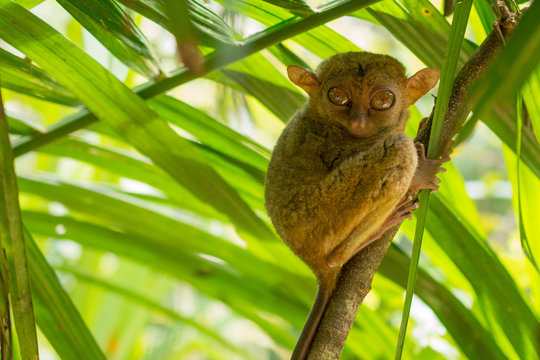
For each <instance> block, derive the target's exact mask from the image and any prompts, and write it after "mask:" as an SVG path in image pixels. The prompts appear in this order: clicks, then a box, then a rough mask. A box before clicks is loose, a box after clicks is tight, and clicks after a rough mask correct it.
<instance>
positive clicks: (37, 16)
mask: <svg viewBox="0 0 540 360" xmlns="http://www.w3.org/2000/svg"><path fill="white" fill-rule="evenodd" d="M368 5H369V7H366V6H368ZM528 5H529V4H521V5H520V7H524V6H528ZM539 5H540V4H538V3H533V4H532V7H531V9H530V10H529V11H528V13H527V14H526V16H528V17H529V18H530V19H535V16H536V19H538V16H540V13H539V8H540V6H539ZM185 6H187V8H188V9H189V11H188V12H186V11H185ZM441 7H442V5H441V4H440V3H438V2H433V3H432V2H429V1H427V0H420V1H412V0H410V1H409V0H402V1H399V2H398V1H396V0H384V1H381V2H375V1H365V0H350V1H346V0H334V1H330V2H329V3H325V2H324V1H307V0H306V1H304V0H266V1H263V0H253V1H244V0H215V1H214V0H208V1H195V0H189V1H187V2H183V1H178V2H175V1H166V0H100V1H89V0H57V1H52V0H46V1H41V0H15V1H10V0H0V81H1V86H2V95H3V98H4V102H5V108H6V113H7V116H8V124H9V131H10V133H9V137H10V139H11V144H12V146H13V149H14V153H15V156H16V163H15V164H16V173H17V177H18V186H19V199H20V203H21V213H22V221H23V223H24V226H25V228H26V229H27V230H28V232H26V242H27V251H28V263H29V273H30V278H31V285H32V290H33V298H34V307H35V313H36V322H37V325H38V340H39V347H40V357H41V359H58V358H61V359H70V360H72V359H105V358H106V359H115V360H124V359H125V360H128V359H146V360H150V359H160V360H165V359H171V360H172V359H286V358H288V356H290V351H291V350H292V348H293V347H294V344H295V340H296V338H297V337H298V335H299V333H300V330H301V328H302V326H303V323H304V320H305V319H306V317H307V314H308V312H309V309H310V308H311V305H312V302H313V299H314V297H315V291H316V283H315V279H314V277H313V276H312V275H311V273H310V271H309V270H308V269H307V267H306V266H305V265H303V264H302V263H301V262H300V261H299V260H298V259H297V258H295V256H294V255H293V254H292V253H291V252H290V251H289V250H288V249H287V248H286V246H285V245H283V244H282V243H281V241H280V240H279V238H278V237H277V236H276V235H275V233H274V231H273V229H272V226H271V224H270V222H269V219H268V217H267V215H266V214H265V210H264V201H263V193H264V190H263V184H264V173H265V170H266V167H267V163H268V159H269V156H270V153H271V149H272V146H273V144H274V143H275V141H276V139H277V137H278V136H279V134H280V132H281V130H282V129H283V127H284V124H285V123H286V122H287V120H288V119H289V118H290V117H291V116H292V115H293V114H294V112H295V111H296V110H298V109H299V108H300V107H301V106H302V104H303V103H304V102H305V97H304V95H303V94H302V93H301V92H300V91H299V89H297V88H295V87H294V86H293V85H292V84H291V83H290V82H289V81H288V79H287V77H286V72H285V69H286V66H287V65H291V64H297V65H302V66H307V67H311V68H314V67H316V65H317V64H318V63H319V62H320V61H321V60H322V59H325V58H327V57H329V56H331V55H334V54H336V53H339V52H346V51H359V50H366V51H372V52H377V53H384V54H389V55H392V56H394V57H396V58H398V59H399V60H400V61H402V62H403V63H404V64H405V66H406V68H407V72H408V74H413V73H414V72H416V71H417V70H419V69H421V68H422V67H425V66H433V67H438V68H440V66H441V64H442V61H443V54H444V49H445V48H446V42H447V39H448V34H449V31H450V25H449V24H450V23H451V21H452V17H451V16H450V17H444V16H443V15H442V9H441ZM344 15H348V16H344ZM495 19H496V16H495V14H494V12H493V11H492V8H491V4H490V3H489V2H488V1H486V0H475V1H474V5H473V10H472V13H471V16H470V20H469V26H468V30H467V33H466V40H465V41H464V44H463V48H462V53H461V57H460V61H459V67H461V66H462V65H463V64H464V63H465V61H466V60H467V59H468V58H469V57H470V56H471V54H472V53H473V51H474V49H475V48H476V47H477V46H478V45H479V44H480V43H481V42H482V41H483V40H484V39H485V37H486V35H487V34H488V33H489V32H490V31H491V29H492V22H493V21H494V20H495ZM523 24H524V25H523V26H522V28H523V29H522V30H521V32H519V34H517V35H516V36H515V39H514V38H512V39H511V40H510V42H512V41H514V42H516V43H517V42H518V41H520V40H521V41H525V40H524V39H526V42H525V45H523V46H522V48H521V49H522V51H520V54H516V53H515V52H514V53H509V52H504V51H503V52H501V55H500V60H501V64H511V65H513V64H515V66H511V67H510V68H511V69H516V70H515V71H514V72H513V73H511V76H510V75H509V76H507V75H508V74H509V73H510V72H511V71H510V70H505V71H504V72H500V73H499V77H498V76H497V74H492V73H490V74H491V75H492V76H490V77H488V78H485V79H483V80H482V81H483V82H482V83H481V84H479V86H480V87H481V88H483V89H486V92H487V93H488V94H490V93H492V91H493V89H495V88H497V86H498V85H497V84H504V89H503V90H505V91H506V89H508V91H507V93H504V92H503V93H502V94H500V92H499V93H497V96H495V95H494V96H491V97H489V103H488V104H487V105H486V106H487V107H488V108H489V109H490V110H489V111H484V112H482V117H481V119H479V120H480V121H477V119H476V118H473V122H470V123H468V125H466V126H465V128H464V130H462V132H461V133H460V141H461V142H460V143H459V145H458V146H457V147H456V149H455V153H454V154H453V156H452V162H451V164H448V166H447V167H448V170H449V171H448V172H447V173H445V174H444V175H443V176H442V180H443V182H442V186H441V190H440V191H438V192H437V193H434V194H433V196H432V200H431V203H430V210H429V213H428V219H427V225H426V233H425V235H424V244H423V249H422V251H423V253H422V257H421V260H420V273H419V278H418V284H417V289H416V296H415V298H414V301H413V308H412V312H411V320H412V325H411V327H410V329H411V330H410V331H409V333H408V335H407V341H406V343H405V349H404V358H408V359H465V358H470V359H538V358H540V355H539V354H540V336H539V334H540V324H539V314H540V302H539V295H540V276H539V272H538V269H537V268H535V265H534V264H535V262H534V261H535V260H536V261H538V259H539V257H540V226H539V225H538V210H537V208H538V203H540V186H539V176H540V148H539V145H538V142H537V141H538V137H537V136H538V131H536V136H535V133H534V131H533V128H534V127H535V125H536V129H538V126H540V97H539V95H538V94H539V91H540V67H538V65H539V64H540V62H539V57H540V51H535V49H539V47H538V46H539V45H538V44H539V43H540V23H538V21H528V22H523ZM520 26H521V25H520ZM518 30H519V28H518ZM172 34H175V35H176V39H175V36H174V35H172ZM193 39H195V41H198V43H199V51H200V56H204V57H205V58H206V62H205V64H204V65H205V69H203V70H202V73H201V74H198V75H194V74H193V73H191V72H189V71H187V70H186V68H184V67H183V66H182V61H181V60H180V59H179V57H178V56H177V42H176V40H178V42H179V43H180V44H188V46H189V44H193ZM516 46H517V45H516ZM509 48H510V43H509ZM192 49H193V48H192ZM498 60H499V59H498ZM504 61H506V63H505V62H504ZM520 61H521V62H520ZM506 69H509V68H506ZM501 78H502V79H504V81H506V82H503V81H501ZM500 86H502V85H500ZM513 89H516V90H519V89H522V93H523V98H524V104H525V107H526V112H525V116H524V117H525V120H524V124H523V126H522V127H523V129H522V132H521V134H520V133H519V132H518V131H517V129H518V126H517V125H518V124H520V123H519V122H516V114H515V108H516V105H515V99H516V96H517V91H513V92H512V90H513ZM508 92H510V93H508ZM435 94H436V91H434V92H433V95H435ZM486 101H487V100H486ZM432 106H433V97H432V96H426V97H425V98H423V99H422V100H421V101H420V102H419V103H417V106H416V107H415V108H412V109H411V110H412V111H411V113H412V115H411V119H410V120H409V124H408V129H407V131H408V133H409V134H410V135H414V134H415V132H416V129H417V127H418V123H419V122H420V120H421V119H422V117H424V116H427V115H429V113H430V111H431V109H432ZM98 119H99V121H98ZM518 143H521V144H522V145H521V148H520V150H519V151H518V152H517V151H516V149H517V148H518V147H517V146H516V144H518ZM516 152H517V153H518V154H520V160H519V172H518V160H517V159H518V157H517V156H516ZM6 154H7V153H5V154H3V156H7V155H6ZM518 182H519V186H518ZM518 192H519V194H520V196H519V197H518ZM0 214H2V215H3V217H4V218H13V216H14V214H13V212H10V211H9V209H8V211H7V212H6V211H3V212H2V213H0ZM520 224H521V226H520ZM520 228H521V231H520ZM401 230H402V231H401V232H400V234H399V235H398V237H397V239H396V240H395V241H394V244H393V245H392V247H391V248H390V250H389V252H388V254H387V257H386V258H385V260H384V262H383V265H382V266H381V269H380V271H379V274H378V275H377V276H376V277H375V280H374V283H373V290H372V291H371V293H370V294H369V295H368V297H367V298H366V300H365V302H364V304H363V305H362V306H361V309H360V312H359V314H358V316H357V320H356V323H355V325H354V327H353V330H352V331H351V333H350V336H349V339H348V342H347V345H346V348H345V351H344V353H343V356H342V358H343V359H368V360H371V359H389V358H392V357H393V354H394V348H395V343H396V341H397V332H398V327H399V319H400V314H401V307H402V305H403V288H404V286H405V281H406V273H407V269H408V263H409V257H410V249H411V246H412V245H411V241H410V239H411V238H412V236H413V233H414V222H413V221H406V222H405V223H404V224H403V226H402V228H401ZM3 234H4V235H5V233H3ZM2 241H3V242H4V246H6V241H9V238H8V237H7V236H4V239H3V240H2ZM8 254H10V252H9V251H8ZM527 257H529V258H530V259H531V260H528V259H527ZM17 344H18V342H17V339H15V344H14V346H15V349H16V348H17V346H18V345H17ZM21 345H24V340H23V341H21ZM14 353H15V358H17V356H18V351H16V350H15V351H14Z"/></svg>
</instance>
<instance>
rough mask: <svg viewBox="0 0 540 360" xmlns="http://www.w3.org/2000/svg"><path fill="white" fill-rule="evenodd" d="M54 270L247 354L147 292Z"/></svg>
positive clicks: (68, 270) (75, 271)
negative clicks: (73, 276)
mask: <svg viewBox="0 0 540 360" xmlns="http://www.w3.org/2000/svg"><path fill="white" fill-rule="evenodd" d="M56 270H58V271H61V272H65V273H68V274H72V275H75V276H76V277H77V279H80V280H82V281H84V282H86V283H89V284H92V285H95V286H99V287H101V288H102V289H104V290H106V291H109V292H111V293H114V294H116V295H118V296H121V297H122V298H123V300H124V301H126V302H128V303H135V304H136V305H139V306H143V307H145V308H147V309H149V310H152V311H155V312H157V313H159V314H161V315H164V316H166V317H168V318H169V319H171V320H174V321H178V322H180V323H182V324H186V325H188V326H190V327H192V328H194V329H196V330H197V331H198V332H199V333H201V334H203V335H205V336H207V337H208V338H210V339H212V340H214V341H216V342H217V343H219V344H221V345H223V346H224V347H225V348H227V349H230V350H232V351H233V352H235V353H237V354H239V355H243V356H244V357H245V356H247V354H245V353H244V352H243V351H241V350H240V348H239V347H238V346H237V345H233V344H232V343H231V342H230V341H228V340H226V339H224V338H223V337H222V336H221V335H219V334H218V333H217V332H215V331H213V330H212V329H208V328H206V327H205V326H203V325H201V324H199V323H198V322H197V321H195V320H193V319H191V318H189V317H186V316H182V315H180V314H179V313H178V312H176V311H174V310H172V309H170V308H168V307H166V306H164V305H162V304H161V303H160V302H159V301H158V300H155V299H152V298H151V297H150V296H149V294H147V293H142V292H139V291H133V290H131V289H129V288H127V287H126V286H124V285H123V284H117V283H114V282H112V281H110V280H108V279H104V278H99V277H96V276H94V275H93V274H90V273H86V272H82V271H80V270H79V269H77V268H74V267H66V266H62V267H57V268H56Z"/></svg>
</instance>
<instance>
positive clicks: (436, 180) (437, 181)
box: [433, 177, 441, 184]
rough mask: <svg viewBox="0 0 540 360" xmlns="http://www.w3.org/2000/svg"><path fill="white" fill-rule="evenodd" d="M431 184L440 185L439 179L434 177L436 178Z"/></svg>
mask: <svg viewBox="0 0 540 360" xmlns="http://www.w3.org/2000/svg"><path fill="white" fill-rule="evenodd" d="M433 182H434V183H435V184H440V183H441V179H439V178H438V177H436V178H434V179H433Z"/></svg>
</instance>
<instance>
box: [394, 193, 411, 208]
mask: <svg viewBox="0 0 540 360" xmlns="http://www.w3.org/2000/svg"><path fill="white" fill-rule="evenodd" d="M411 200H412V196H411V195H409V194H405V196H403V198H401V200H400V201H399V203H398V204H397V205H396V209H399V208H400V207H402V206H403V205H405V204H406V203H408V202H409V201H411Z"/></svg>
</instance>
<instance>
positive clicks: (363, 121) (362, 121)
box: [349, 111, 368, 136]
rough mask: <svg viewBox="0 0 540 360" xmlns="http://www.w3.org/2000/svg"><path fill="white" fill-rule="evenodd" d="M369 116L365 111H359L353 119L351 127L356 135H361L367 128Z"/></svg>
mask: <svg viewBox="0 0 540 360" xmlns="http://www.w3.org/2000/svg"><path fill="white" fill-rule="evenodd" d="M367 125H368V124H367V117H366V114H365V113H364V112H363V111H358V112H357V113H356V116H354V118H352V119H351V121H350V125H349V128H350V129H351V132H352V133H353V134H354V135H356V136H361V135H362V134H363V133H365V131H366V130H367Z"/></svg>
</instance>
